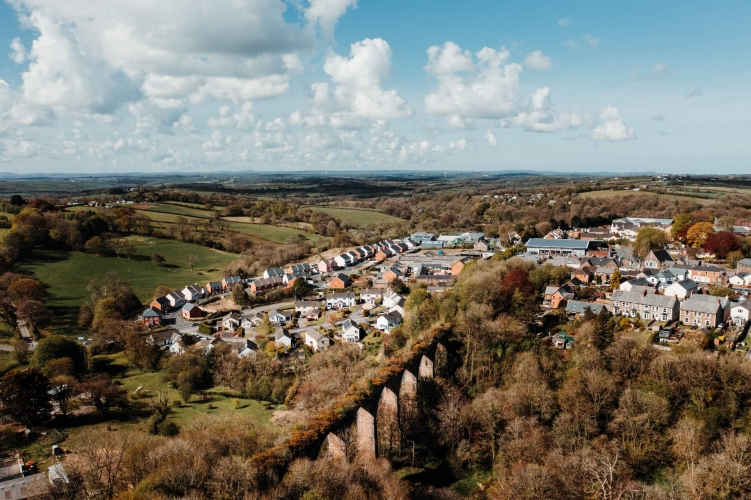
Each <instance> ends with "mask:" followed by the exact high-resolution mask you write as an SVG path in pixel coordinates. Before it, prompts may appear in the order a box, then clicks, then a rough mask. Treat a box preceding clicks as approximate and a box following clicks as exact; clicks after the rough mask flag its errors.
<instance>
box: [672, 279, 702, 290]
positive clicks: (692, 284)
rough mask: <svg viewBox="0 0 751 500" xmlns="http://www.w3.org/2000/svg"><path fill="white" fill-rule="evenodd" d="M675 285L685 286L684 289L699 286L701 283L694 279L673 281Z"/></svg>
mask: <svg viewBox="0 0 751 500" xmlns="http://www.w3.org/2000/svg"><path fill="white" fill-rule="evenodd" d="M673 285H678V286H680V287H681V288H683V289H684V290H693V289H694V288H696V287H698V286H699V285H697V284H696V282H695V281H694V280H681V281H676V282H674V283H673ZM673 285H670V286H673Z"/></svg>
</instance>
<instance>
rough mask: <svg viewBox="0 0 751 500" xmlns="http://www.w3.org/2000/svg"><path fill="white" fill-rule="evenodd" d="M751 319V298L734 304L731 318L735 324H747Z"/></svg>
mask: <svg viewBox="0 0 751 500" xmlns="http://www.w3.org/2000/svg"><path fill="white" fill-rule="evenodd" d="M749 319H751V299H746V300H744V301H743V302H740V303H736V304H733V307H732V308H731V309H730V320H731V321H732V322H733V324H734V325H739V326H742V325H745V324H746V322H747V321H748V320H749Z"/></svg>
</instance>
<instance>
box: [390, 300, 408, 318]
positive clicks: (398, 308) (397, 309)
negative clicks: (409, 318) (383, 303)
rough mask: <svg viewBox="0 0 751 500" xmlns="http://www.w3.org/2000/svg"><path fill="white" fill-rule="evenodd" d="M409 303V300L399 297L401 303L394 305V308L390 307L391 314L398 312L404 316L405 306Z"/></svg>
mask: <svg viewBox="0 0 751 500" xmlns="http://www.w3.org/2000/svg"><path fill="white" fill-rule="evenodd" d="M406 303H407V299H405V298H404V297H399V301H398V302H397V303H396V304H394V305H393V306H391V307H389V312H398V313H399V314H401V315H402V316H404V306H405V304H406Z"/></svg>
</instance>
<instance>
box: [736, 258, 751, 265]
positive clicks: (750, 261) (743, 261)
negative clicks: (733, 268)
mask: <svg viewBox="0 0 751 500" xmlns="http://www.w3.org/2000/svg"><path fill="white" fill-rule="evenodd" d="M738 265H740V266H751V259H741V260H739V261H738Z"/></svg>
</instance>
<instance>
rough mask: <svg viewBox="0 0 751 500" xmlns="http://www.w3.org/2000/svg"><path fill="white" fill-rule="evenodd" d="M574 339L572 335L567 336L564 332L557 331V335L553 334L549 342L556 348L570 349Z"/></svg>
mask: <svg viewBox="0 0 751 500" xmlns="http://www.w3.org/2000/svg"><path fill="white" fill-rule="evenodd" d="M575 340H576V339H574V337H569V336H568V335H566V334H565V333H559V334H558V335H553V337H551V339H550V342H551V344H552V345H553V347H557V348H558V349H571V348H572V347H574V341H575Z"/></svg>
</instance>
